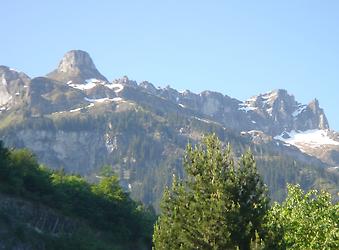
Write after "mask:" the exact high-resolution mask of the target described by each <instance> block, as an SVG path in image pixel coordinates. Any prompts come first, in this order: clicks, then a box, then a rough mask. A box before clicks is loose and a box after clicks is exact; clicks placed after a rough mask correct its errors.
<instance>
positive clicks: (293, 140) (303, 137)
mask: <svg viewBox="0 0 339 250" xmlns="http://www.w3.org/2000/svg"><path fill="white" fill-rule="evenodd" d="M274 139H276V140H280V141H283V142H285V143H288V144H290V145H294V146H296V147H298V148H299V149H300V150H301V151H305V150H303V147H310V148H319V147H322V146H326V145H334V146H339V142H338V141H335V140H333V139H332V138H330V136H329V131H328V130H322V129H312V130H306V131H295V130H292V131H291V132H284V133H283V134H281V135H277V136H275V137H274Z"/></svg>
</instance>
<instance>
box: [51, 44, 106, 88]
mask: <svg viewBox="0 0 339 250" xmlns="http://www.w3.org/2000/svg"><path fill="white" fill-rule="evenodd" d="M47 77H48V78H51V79H54V80H58V81H61V82H69V81H72V82H73V83H85V81H86V80H88V79H93V78H95V79H98V80H103V81H107V79H106V78H105V77H104V76H103V75H102V74H101V73H100V72H99V71H98V70H97V68H96V67H95V65H94V63H93V61H92V58H91V57H90V55H89V54H88V53H87V52H86V51H82V50H71V51H69V52H67V53H66V54H65V55H64V57H63V58H62V60H61V62H60V63H59V66H58V68H57V69H56V70H54V71H52V72H51V73H49V74H48V75H47Z"/></svg>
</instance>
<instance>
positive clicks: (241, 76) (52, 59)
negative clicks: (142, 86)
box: [0, 0, 339, 131]
mask: <svg viewBox="0 0 339 250" xmlns="http://www.w3.org/2000/svg"><path fill="white" fill-rule="evenodd" d="M1 7H2V8H1V39H0V64H3V65H7V66H10V67H14V68H17V69H19V70H22V71H24V72H26V73H27V74H28V75H30V76H40V75H44V74H46V73H48V72H49V71H51V70H52V69H54V68H55V67H56V66H57V64H58V62H59V60H60V59H61V57H62V56H63V54H64V53H65V52H66V51H68V50H71V49H82V50H86V51H88V52H89V53H90V54H91V56H92V58H93V60H94V62H95V64H96V66H97V68H98V69H99V70H100V71H101V72H102V73H103V74H104V75H105V76H106V77H107V78H109V79H113V78H118V77H121V76H123V75H128V76H129V78H131V79H134V80H137V81H141V80H148V81H150V82H152V83H154V84H155V85H156V86H165V85H167V84H169V85H171V86H172V87H174V88H176V89H179V90H181V89H190V90H192V91H194V92H200V91H202V90H205V89H209V90H215V91H219V92H222V93H223V94H227V95H230V96H232V97H235V98H238V99H240V100H244V99H247V98H248V97H250V96H252V95H255V94H258V93H260V92H266V91H269V90H271V89H277V88H285V89H287V90H288V91H289V92H290V93H293V94H294V95H295V96H296V98H297V100H299V101H300V102H303V103H308V102H309V101H310V100H311V99H313V98H315V97H316V98H318V99H319V101H320V105H321V106H322V107H323V108H324V109H325V112H326V114H327V116H328V119H329V122H330V126H331V127H332V128H333V129H335V130H337V131H339V115H338V110H339V105H338V100H339V1H336V0H333V1H328V0H321V1H320V0H317V1H313V0H281V1H272V0H267V1H261V0H257V1H252V0H248V1H236V0H234V1H226V0H220V1H216V0H210V1H206V0H204V1H199V0H190V1H189V0H171V1H170V0H161V1H159V0H154V1H143V0H135V1H130V0H124V1H114V0H111V1H109V0H107V1H100V0H96V1H94V0H93V1H85V0H83V1H81V0H79V1H70V0H58V1H34V0H30V1H18V0H11V1H3V2H2V3H1Z"/></svg>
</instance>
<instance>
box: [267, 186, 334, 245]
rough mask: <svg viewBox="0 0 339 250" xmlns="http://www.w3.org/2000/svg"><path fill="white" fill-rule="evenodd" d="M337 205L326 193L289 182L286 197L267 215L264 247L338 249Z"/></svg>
mask: <svg viewBox="0 0 339 250" xmlns="http://www.w3.org/2000/svg"><path fill="white" fill-rule="evenodd" d="M338 218H339V204H338V203H337V204H335V205H333V204H332V203H331V195H330V194H329V193H327V192H324V191H322V192H317V191H316V190H311V191H309V192H307V193H306V194H305V193H304V192H303V191H302V190H301V188H300V186H299V185H288V196H287V198H286V200H285V201H284V202H283V203H282V204H281V205H280V204H278V203H275V204H274V206H273V207H272V208H271V209H270V211H269V212H268V214H267V218H266V225H265V230H266V239H265V246H266V248H267V249H339V220H338Z"/></svg>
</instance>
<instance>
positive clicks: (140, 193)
mask: <svg viewBox="0 0 339 250" xmlns="http://www.w3.org/2000/svg"><path fill="white" fill-rule="evenodd" d="M207 84H208V83H207ZM208 132H215V133H216V134H217V135H218V136H219V137H220V138H221V139H222V140H223V141H224V142H225V143H226V142H231V143H232V144H233V146H234V149H235V153H236V154H240V153H241V152H243V150H244V149H246V148H248V147H250V148H251V149H252V150H253V151H254V153H255V154H256V156H257V159H259V162H258V163H260V161H262V162H261V163H262V165H263V166H265V167H267V169H270V171H271V170H272V169H273V168H274V167H275V166H276V165H279V164H280V165H281V166H282V165H284V164H285V165H286V164H289V165H291V164H292V165H293V164H294V165H293V166H294V167H293V166H292V167H293V169H294V170H293V171H295V176H296V178H311V180H310V181H309V183H307V185H306V184H305V188H307V187H310V186H319V185H325V186H327V187H331V189H332V190H334V189H336V188H338V185H337V179H336V178H337V175H338V166H339V134H338V133H337V132H335V131H332V130H330V126H329V122H328V120H327V118H326V115H325V112H324V110H323V109H322V108H321V107H320V104H319V102H318V101H317V99H314V100H311V101H310V103H308V104H302V103H299V102H298V101H297V100H296V99H295V97H294V96H293V95H291V94H290V93H288V92H287V91H286V90H283V89H279V90H273V91H271V92H268V93H262V94H258V95H256V96H253V97H252V98H250V99H249V100H246V101H240V100H237V99H235V98H232V97H229V96H227V95H223V94H221V93H218V92H213V91H204V92H201V93H199V94H195V93H192V92H190V91H189V90H186V91H183V92H179V91H177V90H175V89H172V88H171V87H169V86H168V87H165V88H157V87H155V86H154V85H153V84H152V83H150V82H147V81H143V82H140V83H137V82H135V81H132V80H130V79H128V77H126V76H124V77H122V78H121V79H115V80H113V81H111V82H110V81H108V80H107V79H106V78H105V76H103V75H102V74H101V73H100V72H99V71H98V70H97V68H96V67H95V65H94V63H93V61H92V59H91V58H90V56H89V54H88V53H87V52H84V51H80V50H73V51H70V52H67V53H66V54H65V55H64V57H63V58H62V60H61V62H60V63H59V65H58V68H57V69H55V70H54V71H52V72H50V73H49V74H47V75H46V76H44V77H37V78H33V79H31V78H30V77H29V76H27V75H26V74H24V73H23V72H18V71H16V70H14V69H11V68H9V67H7V66H0V135H1V139H3V140H4V141H5V144H6V145H8V146H15V147H28V148H30V149H31V150H32V151H33V152H35V153H36V154H37V156H38V158H39V160H40V161H41V162H43V163H45V164H47V165H49V166H51V167H53V168H60V167H63V168H64V169H65V170H66V171H70V172H76V173H80V174H82V175H85V176H88V178H91V179H93V180H95V176H96V175H99V173H100V168H101V167H102V165H105V164H107V165H109V166H111V168H112V169H113V170H114V171H115V172H116V173H117V174H118V175H119V176H120V179H121V183H122V185H123V186H124V187H125V188H126V189H128V190H129V191H131V193H132V195H133V196H134V197H135V198H136V199H140V200H142V201H143V202H145V203H151V204H153V205H154V204H156V203H157V201H158V200H159V196H160V195H161V192H162V189H163V187H164V185H165V184H167V183H169V181H170V179H171V176H172V174H173V173H174V172H175V173H179V174H183V173H182V168H181V156H182V154H183V151H184V148H185V145H186V143H187V142H191V143H196V142H198V141H199V140H200V139H201V138H202V136H203V134H205V133H208ZM286 159H287V160H286ZM283 161H287V162H288V163H286V162H285V163H284V164H283ZM305 164H306V165H310V166H313V167H312V168H311V169H312V171H313V172H312V171H311V173H312V174H310V171H307V174H306V175H305V176H304V175H303V174H304V172H303V171H302V170H303V169H304V168H302V167H301V166H304V165H305ZM267 169H266V170H267ZM262 170H265V169H262ZM266 170H265V171H266ZM272 171H273V170H272ZM274 171H278V170H274ZM279 171H280V170H279ZM310 176H311V177H310ZM264 178H265V176H264ZM269 178H273V177H272V176H270V177H268V176H266V181H267V182H268V184H269V185H273V184H274V183H273V182H274V181H273V179H272V180H268V179H269ZM286 178H287V177H286ZM286 181H287V180H286ZM289 181H291V180H289ZM270 182H272V183H270ZM324 183H326V184H324ZM282 187H283V184H281V185H280V186H279V187H276V188H275V189H274V191H273V193H274V192H276V194H273V196H274V195H275V196H276V197H275V198H277V199H280V198H281V197H282V196H283V195H282V194H280V193H279V192H281V190H280V189H279V188H282Z"/></svg>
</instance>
